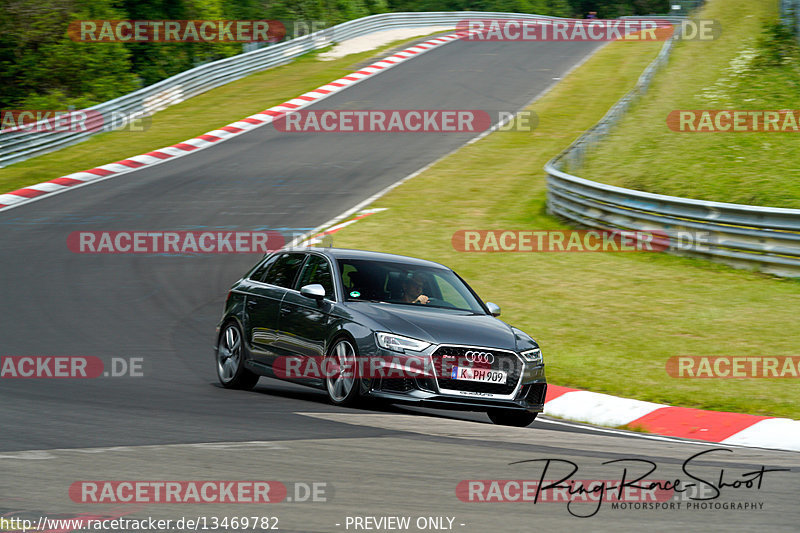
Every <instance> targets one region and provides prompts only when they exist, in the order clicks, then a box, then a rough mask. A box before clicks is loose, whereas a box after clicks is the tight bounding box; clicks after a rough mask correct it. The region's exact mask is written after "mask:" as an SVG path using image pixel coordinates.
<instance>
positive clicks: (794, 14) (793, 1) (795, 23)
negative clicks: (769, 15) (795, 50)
mask: <svg viewBox="0 0 800 533" xmlns="http://www.w3.org/2000/svg"><path fill="white" fill-rule="evenodd" d="M781 20H782V21H783V23H784V24H786V25H787V26H788V27H790V28H792V31H794V36H795V37H796V38H797V39H798V40H800V0H781Z"/></svg>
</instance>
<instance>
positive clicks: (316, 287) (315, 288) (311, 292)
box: [300, 283, 325, 301]
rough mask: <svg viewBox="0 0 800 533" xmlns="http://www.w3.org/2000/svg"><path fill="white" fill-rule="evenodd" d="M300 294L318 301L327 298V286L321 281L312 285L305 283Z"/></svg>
mask: <svg viewBox="0 0 800 533" xmlns="http://www.w3.org/2000/svg"><path fill="white" fill-rule="evenodd" d="M300 294H302V295H303V296H305V297H306V298H313V299H315V300H317V301H320V300H322V299H323V298H325V287H323V286H322V285H320V284H319V283H312V284H311V285H303V286H302V287H301V288H300Z"/></svg>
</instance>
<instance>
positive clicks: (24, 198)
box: [0, 33, 462, 211]
mask: <svg viewBox="0 0 800 533" xmlns="http://www.w3.org/2000/svg"><path fill="white" fill-rule="evenodd" d="M461 37H462V34H461V33H451V34H449V35H445V36H442V37H437V38H435V39H431V40H429V41H425V42H424V43H420V44H417V45H414V46H412V47H410V48H406V49H405V50H403V51H401V52H397V53H396V54H393V55H391V56H389V57H386V58H384V59H381V60H380V61H378V62H376V63H373V64H371V65H369V66H367V67H364V68H362V69H361V70H358V71H356V72H352V73H350V74H348V75H347V76H344V77H342V78H339V79H338V80H336V81H332V82H330V83H328V84H325V85H323V86H321V87H318V88H317V89H314V90H313V91H309V92H307V93H305V94H301V95H300V96H298V97H297V98H293V99H291V100H289V101H288V102H284V103H282V104H279V105H276V106H274V107H270V108H269V109H265V110H264V111H261V112H260V113H256V114H255V115H251V116H249V117H247V118H243V119H241V120H238V121H236V122H233V123H232V124H228V125H227V126H225V127H223V128H220V129H217V130H213V131H209V132H208V133H205V134H203V135H200V136H198V137H194V138H193V139H189V140H186V141H183V142H181V143H178V144H173V145H172V146H167V147H165V148H160V149H158V150H153V151H152V152H147V153H146V154H141V155H137V156H133V157H129V158H127V159H123V160H121V161H116V162H114V163H109V164H107V165H103V166H99V167H95V168H92V169H89V170H84V171H82V172H75V173H73V174H67V175H66V176H62V177H60V178H56V179H53V180H50V181H46V182H44V183H38V184H36V185H30V186H28V187H23V188H22V189H18V190H16V191H12V192H9V193H6V194H0V211H4V210H6V209H11V208H14V207H18V206H20V205H23V204H26V203H29V202H32V201H35V200H39V199H41V198H44V197H47V196H52V195H54V194H58V193H61V192H65V191H67V190H70V189H74V188H76V187H80V186H83V185H88V184H90V183H96V182H98V181H101V180H104V179H109V178H112V177H116V176H119V175H121V174H127V173H129V172H133V171H135V170H139V169H141V168H145V167H150V166H153V165H158V164H160V163H164V162H166V161H172V160H174V159H177V158H179V157H183V156H185V155H187V154H191V153H192V152H195V151H197V150H202V149H204V148H208V147H209V146H213V145H214V144H215V143H218V142H221V141H225V140H227V139H230V138H232V137H235V136H237V135H241V134H242V133H245V132H247V131H250V130H253V129H255V128H258V127H261V126H264V125H266V124H269V123H271V122H272V121H273V120H275V118H277V117H281V116H283V115H285V114H286V113H291V112H292V111H297V110H299V109H302V108H304V107H307V106H309V105H311V104H312V103H316V102H318V101H320V100H322V99H324V98H327V97H328V96H330V95H332V94H335V93H337V92H339V91H341V90H343V89H346V88H347V87H350V86H351V85H354V84H356V83H358V82H360V81H362V80H365V79H367V78H370V77H372V76H375V75H376V74H379V73H381V72H384V71H386V70H388V69H390V68H392V67H394V66H396V65H399V64H400V63H404V62H405V61H408V60H409V59H412V58H414V57H417V56H419V55H420V54H423V53H425V52H427V51H429V50H432V49H434V48H437V47H439V46H442V45H445V44H447V43H450V42H453V41H455V40H458V39H459V38H461Z"/></svg>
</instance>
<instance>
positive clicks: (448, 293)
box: [433, 274, 471, 309]
mask: <svg viewBox="0 0 800 533" xmlns="http://www.w3.org/2000/svg"><path fill="white" fill-rule="evenodd" d="M433 278H434V280H436V288H438V289H439V292H440V294H441V300H442V301H444V302H445V303H446V304H448V305H449V306H452V307H455V308H457V309H470V308H471V306H470V304H469V302H467V300H466V298H464V296H463V295H462V294H461V293H460V292H459V291H458V289H457V288H456V287H454V286H453V283H452V282H451V281H450V280H448V279H445V278H443V277H441V276H439V275H437V274H434V275H433Z"/></svg>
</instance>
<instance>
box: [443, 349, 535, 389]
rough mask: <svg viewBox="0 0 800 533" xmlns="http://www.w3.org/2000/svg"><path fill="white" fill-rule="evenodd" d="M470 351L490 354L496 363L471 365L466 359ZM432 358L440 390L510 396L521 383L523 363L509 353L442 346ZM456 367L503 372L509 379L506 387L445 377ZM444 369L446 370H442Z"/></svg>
mask: <svg viewBox="0 0 800 533" xmlns="http://www.w3.org/2000/svg"><path fill="white" fill-rule="evenodd" d="M468 351H479V352H489V353H491V354H492V355H493V356H494V362H493V363H491V364H487V363H469V362H468V361H467V360H466V358H465V355H466V353H467V352H468ZM432 357H433V366H434V368H435V369H436V377H437V381H438V383H439V388H440V389H448V390H456V391H466V392H479V393H484V394H499V395H508V394H511V393H513V392H514V389H516V388H517V383H518V382H519V378H520V374H521V372H522V363H521V362H520V360H519V358H517V356H516V355H514V354H512V353H508V352H500V351H495V350H489V349H486V348H469V347H461V346H440V347H439V348H438V349H437V350H436V351H435V352H433V356H432ZM445 361H446V362H445ZM455 365H458V366H466V365H470V366H473V367H474V368H487V369H491V370H503V371H505V372H506V373H507V375H508V377H507V379H506V383H505V384H504V385H500V384H496V383H481V382H478V381H464V380H458V379H450V378H449V377H446V376H445V375H444V374H445V373H446V374H447V376H449V375H450V374H449V372H446V371H447V370H448V369H451V368H452V367H453V366H455ZM443 367H444V370H443V369H442V368H443Z"/></svg>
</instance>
